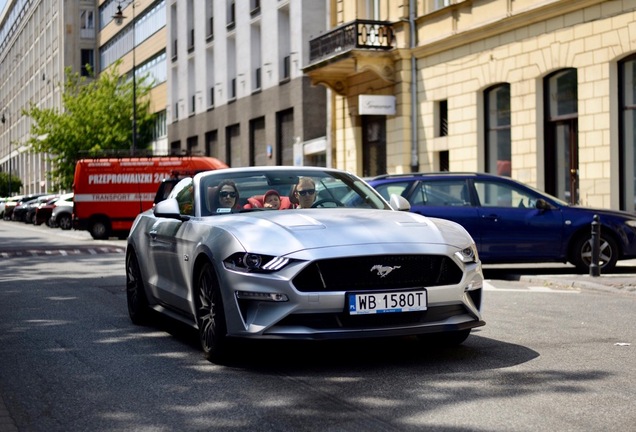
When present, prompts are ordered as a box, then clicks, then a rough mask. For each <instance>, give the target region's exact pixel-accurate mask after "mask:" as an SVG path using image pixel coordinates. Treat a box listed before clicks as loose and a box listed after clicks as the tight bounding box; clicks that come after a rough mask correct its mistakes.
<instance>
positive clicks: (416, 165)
mask: <svg viewBox="0 0 636 432" xmlns="http://www.w3.org/2000/svg"><path fill="white" fill-rule="evenodd" d="M416 7H417V4H416V1H415V0H410V1H409V27H410V31H411V35H410V46H411V172H418V171H419V170H420V157H419V145H418V141H417V112H418V111H417V59H416V58H415V55H414V54H413V52H412V50H413V49H414V48H415V47H416V46H417V43H416V40H415V38H416V31H415V14H416V13H417V10H416Z"/></svg>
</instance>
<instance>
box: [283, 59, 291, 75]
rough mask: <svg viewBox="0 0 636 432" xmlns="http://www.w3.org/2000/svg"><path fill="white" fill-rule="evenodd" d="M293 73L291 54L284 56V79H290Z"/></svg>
mask: <svg viewBox="0 0 636 432" xmlns="http://www.w3.org/2000/svg"><path fill="white" fill-rule="evenodd" d="M290 75H291V66H290V61H289V56H285V57H283V79H289V77H290Z"/></svg>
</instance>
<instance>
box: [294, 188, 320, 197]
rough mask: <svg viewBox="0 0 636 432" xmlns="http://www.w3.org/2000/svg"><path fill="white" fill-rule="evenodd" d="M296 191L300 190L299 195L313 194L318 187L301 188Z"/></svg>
mask: <svg viewBox="0 0 636 432" xmlns="http://www.w3.org/2000/svg"><path fill="white" fill-rule="evenodd" d="M296 192H298V195H300V196H305V195H313V194H315V193H316V189H307V190H299V191H296Z"/></svg>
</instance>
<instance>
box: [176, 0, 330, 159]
mask: <svg viewBox="0 0 636 432" xmlns="http://www.w3.org/2000/svg"><path fill="white" fill-rule="evenodd" d="M326 17H327V15H326V2H325V1H323V0H320V1H316V0H260V1H259V0H240V1H235V0H216V1H196V0H168V18H167V19H168V22H167V26H168V41H169V43H168V57H169V59H170V60H169V65H168V74H169V77H168V82H169V83H170V88H169V89H168V96H167V98H168V140H169V143H170V151H171V152H172V153H175V154H184V153H185V154H203V155H208V156H213V157H217V158H219V159H221V160H223V161H225V162H226V163H227V164H228V165H230V166H249V165H294V164H296V165H301V164H312V165H325V164H326V163H327V160H328V158H327V151H328V150H329V149H330V148H331V146H330V145H329V144H327V137H326V135H325V132H326V124H327V118H326V113H327V110H326V93H327V92H326V89H325V88H324V87H322V86H314V85H312V84H311V82H310V81H309V79H308V78H307V77H306V76H304V74H303V71H302V65H303V64H305V63H307V62H308V59H309V54H308V47H309V39H310V38H311V37H313V36H316V35H319V34H320V33H321V32H323V31H324V30H325V28H326V27H327V21H326ZM329 160H330V158H329Z"/></svg>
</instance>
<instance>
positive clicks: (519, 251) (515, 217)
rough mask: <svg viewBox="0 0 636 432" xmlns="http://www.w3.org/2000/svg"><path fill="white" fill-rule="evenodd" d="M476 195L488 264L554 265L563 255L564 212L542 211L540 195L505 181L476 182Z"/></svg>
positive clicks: (482, 248) (484, 257)
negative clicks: (551, 261) (536, 262)
mask: <svg viewBox="0 0 636 432" xmlns="http://www.w3.org/2000/svg"><path fill="white" fill-rule="evenodd" d="M474 193H475V195H476V197H477V200H478V206H477V207H476V209H477V212H478V214H479V221H480V222H479V224H480V227H479V232H480V240H479V241H480V248H479V254H480V258H482V260H483V261H484V262H524V261H541V260H547V261H550V260H554V259H557V258H558V257H560V256H561V255H562V249H563V232H562V231H563V218H562V215H561V212H560V211H559V210H558V209H556V208H554V209H538V208H537V207H536V203H537V200H538V199H541V198H542V196H541V195H540V194H538V193H536V192H535V191H533V190H531V189H529V188H524V187H522V186H521V185H517V184H515V183H513V182H507V181H504V180H502V179H476V180H474Z"/></svg>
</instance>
